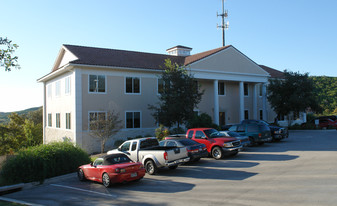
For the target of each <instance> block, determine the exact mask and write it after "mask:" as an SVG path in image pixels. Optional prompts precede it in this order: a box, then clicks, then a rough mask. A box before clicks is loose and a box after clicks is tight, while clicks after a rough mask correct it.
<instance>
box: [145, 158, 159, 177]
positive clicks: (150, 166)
mask: <svg viewBox="0 0 337 206" xmlns="http://www.w3.org/2000/svg"><path fill="white" fill-rule="evenodd" d="M145 170H146V172H147V174H149V175H154V174H156V173H157V166H156V165H155V164H154V162H153V161H152V160H148V161H147V162H146V163H145Z"/></svg>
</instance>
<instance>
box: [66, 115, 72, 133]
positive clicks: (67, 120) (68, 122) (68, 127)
mask: <svg viewBox="0 0 337 206" xmlns="http://www.w3.org/2000/svg"><path fill="white" fill-rule="evenodd" d="M70 121H71V117H70V113H66V129H71V123H70Z"/></svg>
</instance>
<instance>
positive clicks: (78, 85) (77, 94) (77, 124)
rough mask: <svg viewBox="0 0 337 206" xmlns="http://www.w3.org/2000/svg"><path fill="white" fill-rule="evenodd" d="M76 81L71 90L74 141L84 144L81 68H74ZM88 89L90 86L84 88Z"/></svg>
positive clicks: (77, 143)
mask: <svg viewBox="0 0 337 206" xmlns="http://www.w3.org/2000/svg"><path fill="white" fill-rule="evenodd" d="M73 74H74V78H73V79H74V80H75V81H74V83H71V92H74V102H73V104H74V112H75V115H74V142H75V143H76V145H78V146H80V147H82V146H83V132H82V130H83V128H82V118H83V117H82V72H81V69H77V68H76V69H74V73H73ZM84 89H88V88H84ZM86 118H87V117H86Z"/></svg>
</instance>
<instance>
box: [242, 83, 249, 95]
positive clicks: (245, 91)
mask: <svg viewBox="0 0 337 206" xmlns="http://www.w3.org/2000/svg"><path fill="white" fill-rule="evenodd" d="M243 91H244V94H245V96H248V95H249V92H248V91H249V85H248V84H247V83H244V84H243Z"/></svg>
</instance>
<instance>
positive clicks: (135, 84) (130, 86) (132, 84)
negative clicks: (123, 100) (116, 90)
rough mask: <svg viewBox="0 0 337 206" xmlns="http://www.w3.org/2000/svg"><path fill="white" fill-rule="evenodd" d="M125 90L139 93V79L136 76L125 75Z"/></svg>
mask: <svg viewBox="0 0 337 206" xmlns="http://www.w3.org/2000/svg"><path fill="white" fill-rule="evenodd" d="M125 91H126V93H128V94H139V93H140V79H139V78H138V77H126V79H125Z"/></svg>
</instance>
